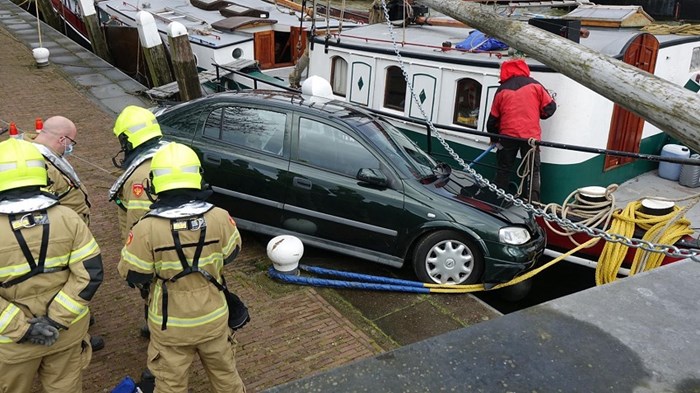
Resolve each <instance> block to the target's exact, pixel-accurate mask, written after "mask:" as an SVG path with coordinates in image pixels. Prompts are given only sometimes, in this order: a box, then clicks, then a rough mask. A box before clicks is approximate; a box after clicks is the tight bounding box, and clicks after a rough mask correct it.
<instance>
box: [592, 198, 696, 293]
mask: <svg viewBox="0 0 700 393" xmlns="http://www.w3.org/2000/svg"><path fill="white" fill-rule="evenodd" d="M641 206H642V203H641V202H640V201H633V202H630V203H629V204H627V206H626V207H625V208H624V209H622V211H620V212H616V213H613V221H612V224H611V225H610V229H609V230H608V233H609V234H618V235H621V236H624V237H632V236H633V235H634V229H635V227H636V226H639V227H640V228H642V229H644V230H646V233H645V234H644V236H643V237H642V240H646V241H650V242H653V243H657V244H674V243H676V242H677V241H678V240H680V239H681V238H682V237H683V236H685V235H690V234H692V233H693V232H694V231H693V229H691V228H690V221H689V220H688V219H687V218H685V216H684V215H683V213H684V212H685V211H686V210H687V208H680V207H678V206H674V208H673V211H672V212H671V213H668V214H665V215H662V216H654V215H651V214H646V213H644V212H642V211H641ZM628 249H629V247H628V246H626V245H624V244H622V243H616V242H607V243H605V246H604V247H603V251H602V252H601V254H600V258H599V259H598V265H597V267H596V272H595V281H596V285H602V284H606V283H610V282H613V281H615V280H616V279H617V273H618V271H619V270H620V266H621V265H622V262H623V261H624V259H625V256H626V255H627V250H628ZM665 257H666V255H665V254H663V253H658V252H648V251H644V250H642V249H641V248H638V249H637V250H636V252H635V254H634V259H633V261H632V267H631V268H630V276H631V275H634V274H636V273H639V272H643V271H648V270H651V269H655V268H657V267H659V266H661V262H662V261H663V259H664V258H665Z"/></svg>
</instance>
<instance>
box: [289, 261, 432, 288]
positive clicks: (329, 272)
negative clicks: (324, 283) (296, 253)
mask: <svg viewBox="0 0 700 393" xmlns="http://www.w3.org/2000/svg"><path fill="white" fill-rule="evenodd" d="M299 269H301V270H304V271H307V272H310V273H315V274H320V275H322V276H333V277H342V278H348V279H351V280H356V281H364V282H373V283H378V284H393V285H401V286H407V287H418V288H423V287H425V285H423V283H422V282H420V281H409V280H401V279H398V278H390V277H381V276H371V275H369V274H361V273H352V272H345V271H342V270H333V269H326V268H322V267H317V266H309V265H299Z"/></svg>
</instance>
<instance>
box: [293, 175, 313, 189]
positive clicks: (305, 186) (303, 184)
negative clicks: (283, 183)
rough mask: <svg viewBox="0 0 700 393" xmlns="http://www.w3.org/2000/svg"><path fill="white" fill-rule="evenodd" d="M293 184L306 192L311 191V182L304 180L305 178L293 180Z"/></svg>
mask: <svg viewBox="0 0 700 393" xmlns="http://www.w3.org/2000/svg"><path fill="white" fill-rule="evenodd" d="M292 184H294V187H299V188H303V189H305V190H310V189H311V180H309V179H304V178H303V177H295V178H294V179H293V180H292Z"/></svg>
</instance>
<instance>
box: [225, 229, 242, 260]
mask: <svg viewBox="0 0 700 393" xmlns="http://www.w3.org/2000/svg"><path fill="white" fill-rule="evenodd" d="M240 237H241V234H240V233H238V231H234V232H233V234H231V237H229V238H228V242H227V243H226V247H224V249H223V250H222V252H223V253H224V255H229V254H230V253H231V252H232V251H233V248H234V247H236V244H237V243H238V240H239V239H240Z"/></svg>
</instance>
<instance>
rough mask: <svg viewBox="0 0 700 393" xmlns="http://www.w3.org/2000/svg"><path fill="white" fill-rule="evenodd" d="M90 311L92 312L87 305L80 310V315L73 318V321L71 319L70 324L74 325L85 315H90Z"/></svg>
mask: <svg viewBox="0 0 700 393" xmlns="http://www.w3.org/2000/svg"><path fill="white" fill-rule="evenodd" d="M88 312H90V309H89V308H88V307H85V309H84V310H83V311H81V312H80V315H78V316H77V317H75V319H73V321H71V323H70V324H71V325H73V324H75V323H77V322H78V321H80V320H81V319H83V318H85V316H86V315H88Z"/></svg>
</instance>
